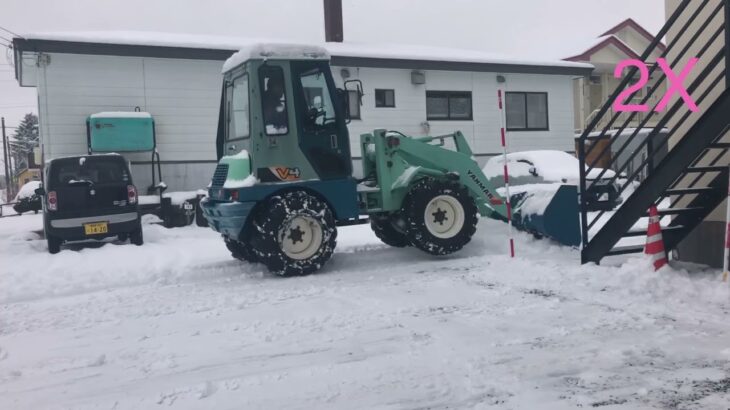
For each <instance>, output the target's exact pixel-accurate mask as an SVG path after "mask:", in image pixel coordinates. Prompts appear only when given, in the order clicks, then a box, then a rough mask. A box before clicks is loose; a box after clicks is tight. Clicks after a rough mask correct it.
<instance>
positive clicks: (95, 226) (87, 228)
mask: <svg viewBox="0 0 730 410" xmlns="http://www.w3.org/2000/svg"><path fill="white" fill-rule="evenodd" d="M107 232H109V226H108V224H107V223H106V222H94V223H91V224H84V233H85V234H87V235H98V234H100V233H107Z"/></svg>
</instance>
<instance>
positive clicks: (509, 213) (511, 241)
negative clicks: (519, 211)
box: [497, 89, 515, 258]
mask: <svg viewBox="0 0 730 410" xmlns="http://www.w3.org/2000/svg"><path fill="white" fill-rule="evenodd" d="M505 98H506V96H505ZM497 103H498V107H499V121H500V125H501V128H500V135H501V137H502V161H504V197H505V201H506V205H507V225H509V228H508V229H509V255H510V257H512V258H514V257H515V238H514V233H513V229H512V201H511V198H510V195H509V167H508V166H507V135H506V134H507V133H506V131H505V126H504V125H505V124H504V122H505V120H504V105H503V104H502V89H498V90H497Z"/></svg>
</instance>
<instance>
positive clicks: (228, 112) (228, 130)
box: [225, 72, 251, 142]
mask: <svg viewBox="0 0 730 410" xmlns="http://www.w3.org/2000/svg"><path fill="white" fill-rule="evenodd" d="M241 77H246V81H247V82H248V88H247V89H246V99H247V100H248V135H247V136H245V137H236V138H230V133H231V120H233V92H234V90H235V88H234V87H235V86H234V84H233V83H234V82H235V81H236V80H238V79H239V78H241ZM250 87H251V78H250V77H249V75H248V72H243V73H240V74H239V75H236V76H235V77H233V78H231V80H230V81H229V82H228V84H226V94H228V88H230V89H231V99H230V100H228V101H226V103H227V104H226V141H225V142H232V141H243V140H247V139H250V138H251V93H250V92H249V90H250ZM234 126H235V125H234Z"/></svg>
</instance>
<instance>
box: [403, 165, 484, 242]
mask: <svg viewBox="0 0 730 410" xmlns="http://www.w3.org/2000/svg"><path fill="white" fill-rule="evenodd" d="M403 211H404V212H403V213H404V216H405V219H406V235H407V237H408V239H409V241H410V242H411V243H412V244H413V246H415V247H417V248H418V249H420V250H422V251H424V252H426V253H430V254H431V255H448V254H450V253H454V252H456V251H458V250H460V249H461V248H463V247H464V245H466V244H467V243H469V241H471V237H472V236H473V235H474V232H476V226H477V221H478V217H477V212H478V210H477V207H476V205H475V204H474V200H473V199H472V197H471V196H470V195H469V192H468V191H467V190H466V188H465V187H464V186H462V185H460V184H458V183H457V182H453V181H440V180H436V179H433V178H424V179H422V180H420V181H418V182H417V183H416V184H415V185H414V186H413V187H411V190H410V191H409V193H408V196H407V197H406V199H405V201H404V206H403Z"/></svg>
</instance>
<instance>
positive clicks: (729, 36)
mask: <svg viewBox="0 0 730 410" xmlns="http://www.w3.org/2000/svg"><path fill="white" fill-rule="evenodd" d="M723 3H724V9H725V89H728V88H730V0H724V1H723Z"/></svg>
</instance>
